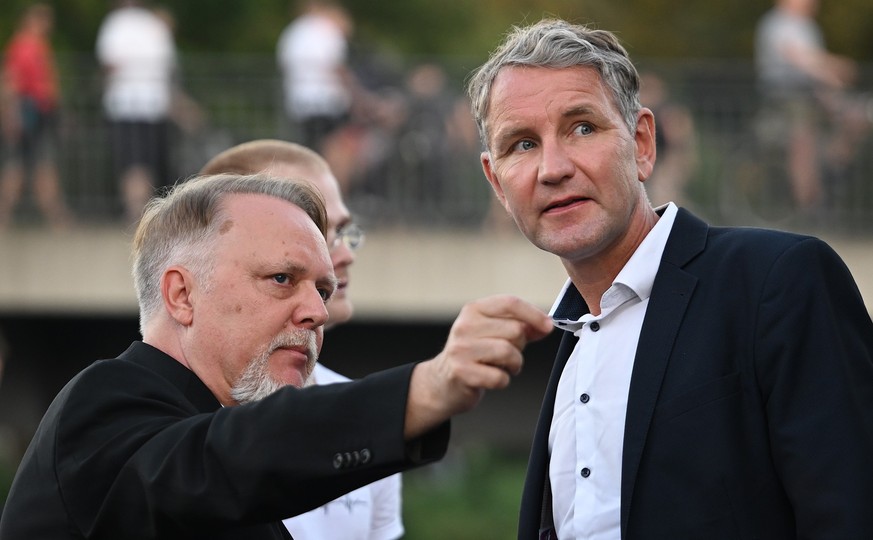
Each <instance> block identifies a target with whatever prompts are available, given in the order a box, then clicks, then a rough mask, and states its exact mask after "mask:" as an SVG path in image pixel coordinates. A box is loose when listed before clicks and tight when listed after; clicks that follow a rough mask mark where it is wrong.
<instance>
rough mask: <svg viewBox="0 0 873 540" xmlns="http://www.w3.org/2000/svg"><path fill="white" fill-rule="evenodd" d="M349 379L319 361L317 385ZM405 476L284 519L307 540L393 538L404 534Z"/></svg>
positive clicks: (375, 484)
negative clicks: (403, 491)
mask: <svg viewBox="0 0 873 540" xmlns="http://www.w3.org/2000/svg"><path fill="white" fill-rule="evenodd" d="M348 380H349V379H348V378H347V377H344V376H343V375H340V374H339V373H337V372H335V371H331V370H330V369H328V368H326V367H324V366H323V365H322V364H321V363H318V364H315V371H314V372H313V377H312V381H311V382H314V383H315V384H332V383H338V382H346V381H348ZM401 490H402V487H401V476H400V474H399V473H398V474H395V475H392V476H389V477H387V478H383V479H381V480H377V481H375V482H373V483H372V484H369V485H366V486H364V487H362V488H358V489H356V490H354V491H352V492H350V493H346V494H345V495H343V496H342V497H340V498H338V499H334V500H333V501H331V502H329V503H327V504H325V505H324V506H320V507H318V508H316V509H315V510H311V511H309V512H306V513H305V514H300V515H299V516H295V517H292V518H289V519H286V520H285V521H284V524H285V528H287V529H288V531H289V532H290V533H291V536H293V537H294V538H300V539H303V540H307V539H317V540H393V539H395V538H400V537H401V536H403V532H404V528H403V516H402V511H401V509H402V499H401Z"/></svg>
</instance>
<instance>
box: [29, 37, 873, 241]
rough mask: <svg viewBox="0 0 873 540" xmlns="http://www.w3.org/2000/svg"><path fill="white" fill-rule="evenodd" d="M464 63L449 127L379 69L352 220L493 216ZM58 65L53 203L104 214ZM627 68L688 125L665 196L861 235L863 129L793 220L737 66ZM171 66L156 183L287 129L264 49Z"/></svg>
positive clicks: (719, 214) (74, 96)
mask: <svg viewBox="0 0 873 540" xmlns="http://www.w3.org/2000/svg"><path fill="white" fill-rule="evenodd" d="M476 63H477V62H475V61H471V60H468V59H461V60H459V59H456V58H454V59H446V61H445V66H444V67H445V69H446V71H447V73H449V74H450V77H449V81H450V82H449V83H448V84H447V88H448V89H450V90H451V91H450V92H448V94H447V95H445V96H443V97H442V98H441V100H440V107H441V108H439V109H436V110H430V111H427V114H430V115H431V116H430V117H429V118H430V119H432V118H434V117H436V118H442V119H443V120H444V121H447V120H448V119H449V118H453V122H454V123H453V124H450V125H446V124H444V123H442V124H440V125H439V126H438V127H436V128H435V129H431V130H430V131H428V130H427V129H426V128H427V127H431V128H434V127H435V126H433V125H429V124H428V122H427V120H428V119H427V118H425V119H424V120H425V121H424V122H422V121H418V122H413V121H408V120H410V119H411V118H413V116H414V115H415V114H417V113H419V112H421V111H419V110H417V109H416V108H415V106H414V103H413V101H410V99H409V96H408V94H407V93H406V90H405V88H404V86H403V74H404V72H405V69H404V68H405V67H406V66H402V67H395V68H394V69H393V70H388V71H389V72H390V75H388V76H383V77H381V78H380V79H379V83H378V85H374V89H375V88H376V86H378V90H374V91H376V92H377V93H378V94H379V95H382V96H384V97H385V99H386V100H388V101H389V102H391V103H394V104H396V105H398V107H397V109H396V110H397V111H401V113H402V116H399V117H397V118H395V119H394V121H390V122H382V123H380V122H379V121H377V120H373V119H369V120H367V121H364V122H360V123H358V125H356V126H355V129H354V130H350V132H349V138H350V143H349V145H348V147H347V148H348V149H349V150H348V151H347V152H352V151H354V152H355V153H354V154H353V155H351V162H352V166H351V167H348V168H347V170H346V171H345V172H344V173H343V177H342V178H341V180H343V182H344V183H345V190H346V194H347V197H348V199H349V200H348V203H349V206H350V207H351V208H352V209H353V210H354V211H355V212H356V213H358V214H359V215H360V216H361V219H362V220H363V221H364V223H366V224H368V225H369V226H371V227H372V226H394V225H400V226H411V227H416V226H424V227H452V228H467V229H474V228H478V227H482V226H483V224H484V223H486V222H487V220H488V217H489V213H490V212H493V211H494V205H493V203H492V199H493V196H492V194H491V192H490V188H489V187H488V185H487V183H486V182H485V180H484V178H483V176H482V173H481V170H480V166H479V158H478V156H479V151H480V149H479V144H478V141H477V139H476V137H475V134H474V133H473V132H471V131H470V130H471V129H472V121H471V120H470V119H469V115H466V120H465V119H464V118H463V117H464V115H465V114H466V113H465V108H466V105H465V102H464V101H463V99H462V97H461V96H462V90H461V85H462V79H463V76H464V75H465V74H466V70H468V68H469V67H472V66H475V65H476ZM59 64H60V73H61V75H62V80H61V87H62V93H63V96H64V99H63V122H62V127H63V129H62V146H61V153H60V156H59V166H60V171H61V177H62V183H63V189H64V193H65V196H66V199H67V201H68V202H69V204H70V206H71V207H72V209H73V211H74V212H75V213H76V215H77V216H79V218H80V219H81V220H84V221H99V222H113V221H116V220H118V219H119V217H120V214H121V204H120V197H119V193H118V191H119V189H118V185H117V181H116V179H115V178H113V177H112V176H113V175H112V172H111V166H110V154H109V144H108V140H107V137H108V135H107V131H106V125H105V122H104V119H103V115H102V112H101V78H100V77H101V76H100V72H99V69H98V67H97V65H96V63H95V62H94V60H93V58H92V57H90V56H88V55H69V54H68V55H63V56H61V57H60V58H59ZM639 64H640V66H641V71H645V72H655V73H657V74H658V75H659V76H660V77H661V78H662V80H663V81H665V82H666V84H667V85H668V87H669V90H670V95H671V102H672V103H673V104H674V106H679V107H680V108H681V110H683V111H685V112H686V113H687V115H688V118H689V119H690V121H691V125H692V127H693V131H692V132H691V133H692V137H693V146H692V147H691V150H690V152H691V153H692V155H690V156H686V158H689V160H688V163H686V167H685V172H684V174H686V175H687V177H686V178H684V179H683V180H682V182H681V183H680V185H679V186H678V188H676V189H678V191H677V192H676V196H675V198H677V199H680V200H681V202H682V203H683V204H687V205H689V206H691V207H693V208H694V209H696V210H697V211H698V212H699V213H701V214H702V215H703V216H704V217H706V218H707V219H709V220H711V221H713V222H715V223H724V224H751V225H754V224H768V225H776V226H780V227H784V228H791V227H793V226H795V225H798V226H799V225H804V224H807V225H808V224H810V223H811V224H813V225H815V226H817V227H823V228H827V229H830V230H835V231H839V232H843V233H860V234H863V233H867V232H869V231H873V180H871V178H873V142H871V136H870V135H871V134H870V133H868V134H867V136H866V137H864V138H863V139H862V140H860V141H859V142H858V143H857V144H858V148H857V149H856V150H855V152H854V156H853V158H852V160H851V163H850V166H849V167H847V168H846V169H845V170H844V171H842V174H841V175H840V177H839V178H828V179H826V181H828V182H832V184H830V185H828V186H827V188H828V189H827V194H828V197H827V198H826V200H825V201H824V203H823V204H822V205H820V207H819V208H818V209H817V210H816V212H815V213H813V214H811V215H805V216H802V217H805V218H811V220H812V221H811V222H807V223H800V222H799V221H798V220H797V218H798V215H797V213H795V212H793V203H792V201H791V193H790V190H789V189H788V188H787V187H786V186H785V184H784V179H783V178H782V177H780V175H783V176H784V172H779V171H778V170H777V169H774V168H772V167H771V168H767V169H765V168H763V167H762V166H761V165H762V163H763V162H770V161H773V160H775V159H781V158H779V157H778V153H777V151H776V150H772V151H771V150H768V149H767V148H766V147H765V145H763V144H762V143H761V142H760V140H759V139H757V138H756V134H755V132H754V129H753V127H754V125H755V121H756V119H757V118H761V116H760V115H761V113H762V107H761V104H760V103H759V100H758V97H757V93H756V91H755V86H754V74H753V71H752V68H751V66H750V65H748V64H739V65H738V64H737V62H712V61H707V62H692V61H686V62H675V61H674V62H669V63H667V62H654V61H643V62H639ZM181 65H182V72H181V75H182V79H181V80H182V86H183V88H184V89H185V91H186V92H187V94H189V95H190V96H191V97H192V98H193V100H194V102H196V103H197V104H198V106H199V107H200V108H201V109H202V111H203V112H204V118H205V122H204V123H203V125H202V126H201V128H200V129H198V130H196V131H193V132H185V131H182V130H179V129H176V130H174V131H173V133H172V138H173V144H172V154H171V159H172V168H171V170H172V173H171V174H170V178H167V183H172V182H174V181H176V180H178V179H181V178H185V177H187V176H189V175H191V174H194V173H195V172H196V171H197V169H198V168H199V167H200V166H201V165H202V164H203V163H204V162H205V161H206V160H207V159H208V158H209V157H210V156H211V155H213V154H214V153H216V152H218V151H220V150H222V149H224V148H226V147H228V146H230V145H232V144H236V143H239V142H242V141H245V140H249V139H252V138H259V137H279V138H287V139H291V140H293V139H294V137H295V133H296V130H295V126H294V125H293V124H291V123H290V122H289V121H288V120H287V119H286V116H285V114H284V111H283V108H282V95H281V81H280V76H279V73H278V71H277V69H276V66H275V63H274V60H273V58H272V57H271V56H231V57H228V56H221V57H216V56H210V55H188V56H184V57H183V58H182V61H181ZM408 65H409V66H411V65H413V62H408ZM460 66H463V67H460ZM384 71H386V70H383V72H384ZM864 74H865V76H866V77H865V78H862V83H861V88H866V89H867V90H873V84H871V83H870V82H869V81H870V80H871V77H870V75H871V70H870V69H869V68H868V69H866V70H865V71H864ZM452 75H454V77H452ZM371 80H372V78H371ZM644 104H645V103H644ZM431 105H432V104H431ZM871 114H873V112H871ZM434 115H436V116H434ZM656 118H657V120H658V122H659V126H661V128H662V129H664V128H665V127H666V126H667V123H666V122H664V119H665V118H666V115H665V116H664V117H661V116H658V112H657V111H656ZM465 122H466V123H465ZM433 123H434V122H433V121H430V124H433ZM661 152H662V153H661V155H659V165H658V166H659V167H663V168H665V169H666V168H667V165H663V163H666V159H667V158H666V154H664V153H663V151H661ZM768 152H769V155H768ZM345 157H349V155H348V154H347V155H346V156H345ZM780 166H781V163H780ZM653 202H655V203H658V202H663V201H658V200H654V201H653ZM33 215H35V213H34V208H33V205H32V203H31V204H29V205H25V206H24V207H23V208H21V209H20V210H19V217H20V218H21V219H23V220H27V219H30V218H31V217H32V216H33Z"/></svg>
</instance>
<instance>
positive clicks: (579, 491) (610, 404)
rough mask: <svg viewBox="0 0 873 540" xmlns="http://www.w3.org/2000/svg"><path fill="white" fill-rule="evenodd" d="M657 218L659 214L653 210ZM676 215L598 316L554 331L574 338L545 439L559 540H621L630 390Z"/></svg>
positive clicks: (639, 252) (667, 217)
mask: <svg viewBox="0 0 873 540" xmlns="http://www.w3.org/2000/svg"><path fill="white" fill-rule="evenodd" d="M658 211H659V213H662V209H660V208H659V209H658ZM676 212H677V208H676V205H674V204H673V203H670V204H668V205H667V206H666V207H664V208H663V213H662V215H661V218H660V219H659V220H658V222H657V223H656V224H655V227H654V228H653V229H652V230H651V231H649V234H648V235H647V236H646V238H645V239H644V240H643V242H642V243H641V244H640V245H639V247H638V248H637V249H636V251H635V252H634V254H633V255H632V256H631V258H630V260H628V262H627V264H625V266H624V268H622V270H621V272H619V274H618V275H617V276H616V278H615V280H614V281H613V283H612V286H611V287H610V288H609V289H608V290H607V291H606V292H605V293H604V294H603V297H602V298H601V301H600V311H601V313H600V315H598V316H594V315H591V314H590V313H588V314H585V315H583V316H581V317H579V318H578V319H575V320H568V319H563V318H561V313H558V312H557V311H558V306H559V305H560V302H561V300H562V299H563V298H564V295H565V293H566V291H567V289H568V288H569V287H570V286H571V282H570V281H569V280H568V281H567V283H566V284H565V285H564V289H563V290H562V291H561V294H560V295H559V296H558V300H557V301H556V302H555V305H554V306H553V307H552V310H551V314H552V317H553V318H554V320H555V325H556V326H557V327H558V328H561V329H563V330H565V331H568V332H573V333H574V334H575V335H576V336H578V337H579V341H578V343H577V344H576V347H575V349H574V350H573V352H572V354H571V355H570V358H569V359H568V361H567V365H566V366H565V368H564V371H563V373H562V374H561V378H560V380H559V382H558V389H557V395H556V399H555V410H554V413H553V417H552V425H551V429H550V432H549V454H550V462H549V480H550V482H551V486H552V500H553V502H552V512H553V517H554V521H555V528H556V532H557V534H558V537H559V538H575V539H587V540H612V539H616V540H617V539H619V538H620V536H621V530H620V519H621V463H622V447H623V439H624V423H625V414H626V412H627V398H628V389H629V387H630V379H631V372H632V371H633V366H634V356H635V355H636V349H637V342H638V341H639V337H640V329H641V328H642V325H643V318H644V317H645V315H646V308H647V307H648V304H649V296H650V294H651V292H652V285H653V283H654V281H655V274H656V273H657V271H658V266H659V265H660V263H661V255H662V253H663V251H664V246H665V245H666V243H667V237H668V236H669V235H670V230H671V228H672V226H673V221H674V219H675V217H676Z"/></svg>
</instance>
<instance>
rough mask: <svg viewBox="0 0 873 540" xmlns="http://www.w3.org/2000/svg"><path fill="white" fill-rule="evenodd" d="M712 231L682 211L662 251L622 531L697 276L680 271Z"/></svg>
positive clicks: (644, 342)
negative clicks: (674, 344) (651, 424)
mask: <svg viewBox="0 0 873 540" xmlns="http://www.w3.org/2000/svg"><path fill="white" fill-rule="evenodd" d="M707 231H708V226H707V225H706V224H705V223H704V222H702V221H700V220H699V219H697V218H695V217H694V216H692V215H691V214H690V213H689V212H687V211H686V210H684V209H680V210H679V213H678V214H677V215H676V220H675V222H674V223H673V229H672V231H671V232H670V237H669V239H668V240H667V245H666V247H665V248H664V255H663V256H662V258H661V264H660V266H659V268H658V274H657V276H656V277H655V283H654V285H653V287H652V295H651V297H650V298H649V306H648V308H647V310H646V317H645V320H644V321H643V327H642V330H641V331H640V339H639V344H638V345H637V353H636V356H635V358H634V368H633V374H632V376H631V384H630V391H629V393H628V402H627V415H626V419H625V431H624V450H623V455H622V474H621V530H622V536H624V531H626V530H627V523H628V517H629V515H630V511H631V501H632V500H633V491H634V486H635V483H636V476H637V471H638V470H639V466H640V459H641V458H642V454H643V450H644V448H645V443H646V436H647V434H648V431H649V425H650V423H651V420H652V415H653V413H654V410H655V405H656V403H657V401H658V394H659V392H660V389H661V383H662V381H663V378H664V372H665V371H666V369H667V363H668V361H669V358H670V352H671V350H672V348H673V342H674V341H675V339H676V335H677V333H678V332H679V327H680V325H681V323H682V319H683V318H684V316H685V310H686V309H687V307H688V302H689V301H690V299H691V295H692V293H693V292H694V287H695V285H696V284H697V277H696V276H693V275H691V274H689V273H687V272H685V271H684V270H683V269H682V267H683V266H684V265H685V264H687V262H688V261H690V260H691V259H692V258H693V257H695V256H696V255H697V254H699V253H700V252H701V251H702V250H703V249H704V247H705V245H706V235H707Z"/></svg>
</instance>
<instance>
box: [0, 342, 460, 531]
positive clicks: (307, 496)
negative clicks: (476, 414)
mask: <svg viewBox="0 0 873 540" xmlns="http://www.w3.org/2000/svg"><path fill="white" fill-rule="evenodd" d="M411 372H412V366H411V365H409V366H402V367H399V368H394V369H391V370H388V371H385V372H381V373H378V374H374V375H372V376H370V377H366V378H364V379H362V380H360V381H357V382H353V383H348V384H336V385H325V386H316V387H312V388H307V389H305V390H298V389H296V388H286V389H283V390H280V391H279V392H277V393H276V394H274V395H272V396H270V397H268V398H266V399H264V400H262V401H260V402H258V403H253V404H248V405H241V406H237V407H227V408H222V407H221V406H220V405H219V403H218V401H216V399H215V398H214V397H213V396H212V394H211V393H210V392H209V390H208V389H207V388H206V386H205V385H203V383H202V382H201V381H200V380H199V379H198V378H197V377H196V376H195V375H194V374H193V373H192V372H191V371H189V370H188V369H186V368H185V367H184V366H182V365H181V364H179V363H178V362H177V361H175V360H173V359H172V358H170V357H169V356H167V355H165V354H164V353H162V352H160V351H158V350H157V349H155V348H152V347H150V346H148V345H145V344H143V343H140V342H137V343H134V344H133V345H132V346H131V347H130V348H129V349H128V350H127V351H126V352H125V353H124V354H122V355H121V356H119V357H118V358H117V359H112V360H101V361H98V362H96V363H94V364H93V365H91V366H90V367H89V368H87V369H85V370H84V371H82V372H81V373H80V374H78V375H77V376H76V377H75V378H74V379H73V380H72V381H71V382H70V383H69V384H67V385H66V386H65V387H64V389H63V390H62V391H61V392H60V393H59V394H58V396H57V398H55V400H54V402H53V403H52V405H51V406H50V408H49V410H48V411H47V413H46V415H45V417H44V418H43V420H42V422H41V424H40V426H39V428H38V429H37V432H36V435H35V436H34V438H33V440H32V442H31V444H30V447H29V448H28V450H27V453H26V454H25V456H24V459H23V460H22V463H21V465H20V467H19V470H18V473H17V475H16V477H15V480H14V483H13V486H12V490H11V492H10V494H9V498H8V500H7V502H6V506H5V508H4V511H3V516H2V520H0V538H3V540H33V539H37V538H38V539H40V540H53V539H61V538H65V539H68V538H89V539H114V540H117V539H120V538H124V539H145V538H186V539H187V538H203V539H206V538H209V539H219V538H220V539H230V538H234V539H247V540H252V539H261V538H263V539H278V538H289V537H290V535H288V533H287V532H286V531H285V528H284V527H283V526H282V524H281V523H280V520H281V519H283V518H286V517H289V516H292V515H296V514H300V513H302V512H305V511H308V510H311V509H313V508H316V507H318V506H320V505H322V504H324V503H326V502H328V501H330V500H333V499H335V498H336V497H338V496H340V495H342V494H344V493H347V492H349V491H351V490H353V489H355V488H358V487H361V486H363V485H366V484H368V483H370V482H373V481H374V480H378V479H380V478H383V477H386V476H389V475H391V474H394V473H397V472H399V471H402V470H406V469H409V468H411V467H413V466H416V465H420V464H423V463H428V462H430V461H433V460H435V459H438V458H439V457H442V455H443V454H444V453H445V450H446V445H447V443H448V425H447V424H446V425H444V426H442V427H441V428H439V429H437V430H435V431H434V432H432V433H430V434H428V435H427V436H425V437H424V438H423V439H420V440H418V441H416V442H415V443H414V444H411V445H410V444H406V443H404V441H403V423H404V418H405V410H406V394H407V390H408V386H409V377H410V374H411Z"/></svg>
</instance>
